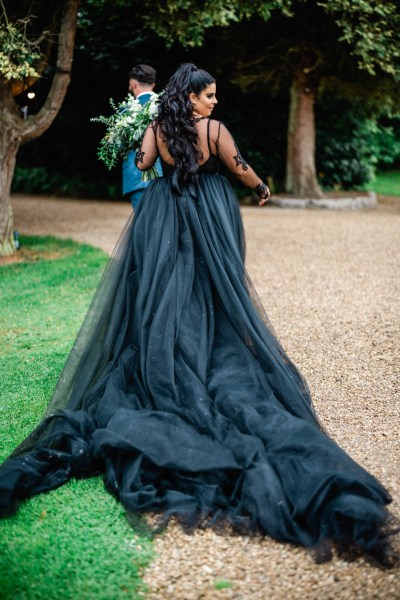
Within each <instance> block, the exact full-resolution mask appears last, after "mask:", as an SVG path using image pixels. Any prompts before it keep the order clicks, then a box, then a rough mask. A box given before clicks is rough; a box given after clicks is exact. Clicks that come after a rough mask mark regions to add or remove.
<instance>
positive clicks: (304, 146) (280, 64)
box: [143, 0, 400, 197]
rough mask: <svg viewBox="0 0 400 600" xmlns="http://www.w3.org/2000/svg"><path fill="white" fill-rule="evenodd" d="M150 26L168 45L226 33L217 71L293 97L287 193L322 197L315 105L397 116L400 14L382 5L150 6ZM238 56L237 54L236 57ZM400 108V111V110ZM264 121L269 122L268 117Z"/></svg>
mask: <svg viewBox="0 0 400 600" xmlns="http://www.w3.org/2000/svg"><path fill="white" fill-rule="evenodd" d="M144 7H145V9H146V14H145V15H144V17H143V18H144V21H145V23H146V24H147V26H148V27H152V28H153V29H154V30H155V31H156V32H157V33H158V34H159V35H161V36H163V37H164V38H165V39H166V42H167V44H172V43H173V42H174V41H179V42H180V43H181V44H183V45H184V46H196V45H200V44H202V43H203V40H204V36H205V35H206V30H207V29H209V28H213V27H214V28H215V27H218V28H219V29H218V30H217V34H215V33H214V35H213V39H214V41H215V40H216V39H217V38H218V37H219V44H217V46H216V47H215V48H214V55H215V57H216V63H217V64H218V63H219V64H220V65H221V64H222V63H223V64H224V65H225V69H224V71H225V73H232V72H233V74H232V75H231V80H233V81H235V82H236V83H237V84H238V85H239V86H240V87H241V88H242V90H243V91H248V90H250V89H254V88H256V87H258V88H263V89H269V90H270V91H271V93H277V92H278V91H280V92H281V91H282V90H285V89H286V90H287V94H288V105H289V109H288V128H287V156H286V177H285V189H286V191H287V192H289V193H293V194H296V195H300V196H314V197H315V196H317V197H318V196H321V195H322V192H321V189H320V187H319V185H318V182H317V177H316V168H315V117H314V103H315V99H316V96H317V94H320V93H321V91H322V90H323V89H324V88H325V89H330V90H332V89H336V90H340V91H341V93H342V94H344V95H346V94H347V95H349V96H352V97H353V98H354V101H355V102H357V101H360V100H361V101H364V102H370V104H371V107H375V109H376V107H379V109H382V108H383V107H384V108H386V109H387V110H389V109H390V108H393V106H394V105H395V103H396V100H397V96H398V91H397V90H396V83H398V81H399V79H400V11H399V6H398V4H397V3H396V2H394V1H390V0H389V1H387V2H384V3H382V2H381V0H352V1H350V0H329V1H328V0H326V1H322V0H321V1H317V0H270V1H262V0H229V1H228V0H206V1H205V2H198V1H197V0H166V1H164V2H155V1H154V0H144ZM232 48H234V51H232ZM397 108H398V107H397ZM260 118H268V115H261V117H260Z"/></svg>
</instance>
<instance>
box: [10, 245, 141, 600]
mask: <svg viewBox="0 0 400 600" xmlns="http://www.w3.org/2000/svg"><path fill="white" fill-rule="evenodd" d="M21 246H22V249H21V251H20V252H21V254H22V255H23V256H24V257H25V259H26V262H21V263H15V264H8V265H7V264H5V265H2V266H0V303H1V312H0V440H1V444H0V460H3V459H4V458H5V457H6V456H7V455H8V454H9V453H10V452H11V451H12V450H13V448H15V446H16V445H17V444H18V443H19V442H20V441H22V439H23V438H24V437H25V436H26V434H28V433H29V432H30V431H31V430H32V428H33V427H34V426H35V425H36V424H37V423H38V422H39V421H40V419H41V416H42V414H43V412H44V409H45V406H46V404H47V402H48V400H49V398H50V396H51V392H52V390H53V388H54V386H55V383H56V381H57V378H58V375H59V373H60V372H61V369H62V366H63V364H64V361H65V359H66V356H67V354H68V351H69V349H70V347H71V345H72V343H73V341H74V339H75V335H76V333H77V331H78V328H79V326H80V323H81V321H82V318H83V316H84V314H85V312H86V310H87V308H88V306H89V303H90V300H91V297H92V294H93V291H94V289H95V287H96V285H97V283H98V281H99V279H100V276H101V273H102V272H103V269H104V266H105V264H106V262H107V256H106V255H105V254H104V253H103V252H102V251H101V250H97V249H95V248H92V247H90V246H84V245H81V244H76V243H75V242H71V241H62V240H56V239H54V238H50V237H48V238H27V237H26V238H22V239H21ZM151 557H152V545H151V542H150V541H149V540H148V539H147V538H145V537H140V535H138V534H137V533H135V531H134V530H133V529H132V528H131V527H130V526H129V525H128V523H127V521H126V519H125V516H124V511H123V509H122V507H121V505H120V504H119V503H117V502H116V501H115V499H114V498H112V497H111V496H110V495H109V494H108V493H107V492H106V491H105V489H104V486H103V482H102V480H101V478H98V477H97V478H92V479H89V480H85V481H76V480H74V481H71V482H70V483H68V484H67V485H65V486H63V487H61V488H59V489H57V490H55V491H52V492H50V493H48V494H43V495H41V496H37V497H35V498H33V499H31V500H29V501H27V502H25V503H23V504H22V505H21V507H20V509H19V511H18V513H17V514H16V515H14V516H12V517H9V518H7V519H4V520H2V521H1V522H0V598H2V599H7V600H11V599H12V600H22V599H24V600H31V599H32V600H39V599H40V600H43V599H44V598H49V599H50V600H57V599H60V600H61V599H62V600H64V599H68V600H69V599H71V600H72V599H74V600H76V599H77V600H80V599H84V600H91V599H93V600H94V599H96V600H119V599H120V598H125V599H134V598H142V597H143V590H144V587H143V584H142V582H141V578H140V573H141V570H142V569H143V568H144V567H145V566H146V565H147V564H148V562H149V561H150V559H151Z"/></svg>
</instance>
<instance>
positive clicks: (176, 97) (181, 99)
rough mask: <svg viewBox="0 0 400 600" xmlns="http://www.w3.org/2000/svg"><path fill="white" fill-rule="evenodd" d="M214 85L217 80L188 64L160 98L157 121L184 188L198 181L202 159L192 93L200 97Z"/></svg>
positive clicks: (176, 74) (184, 65) (173, 76)
mask: <svg viewBox="0 0 400 600" xmlns="http://www.w3.org/2000/svg"><path fill="white" fill-rule="evenodd" d="M211 83H215V79H214V78H213V77H212V76H211V75H210V74H209V73H207V71H203V70H202V69H198V68H197V67H196V66H195V65H193V64H192V63H185V64H183V65H181V66H180V67H179V69H177V70H176V71H175V73H174V74H173V75H172V77H171V79H170V80H169V81H168V83H167V85H166V87H165V90H164V93H163V95H162V96H161V99H160V105H159V114H158V119H157V121H158V123H159V125H160V129H161V133H162V136H163V138H164V140H165V142H166V144H167V148H168V151H169V153H170V154H171V156H172V158H173V159H174V161H175V171H176V175H177V178H178V181H179V183H180V184H181V185H187V184H188V183H190V182H192V181H193V180H194V179H195V177H196V174H197V171H198V168H199V163H198V161H199V158H201V153H200V151H199V149H198V145H197V142H198V137H197V129H196V126H195V124H194V118H193V114H192V113H193V105H192V103H191V101H190V99H189V94H190V93H191V92H193V93H194V94H196V96H198V95H199V94H200V93H201V92H202V91H203V90H204V89H205V88H206V87H207V86H208V85H210V84H211Z"/></svg>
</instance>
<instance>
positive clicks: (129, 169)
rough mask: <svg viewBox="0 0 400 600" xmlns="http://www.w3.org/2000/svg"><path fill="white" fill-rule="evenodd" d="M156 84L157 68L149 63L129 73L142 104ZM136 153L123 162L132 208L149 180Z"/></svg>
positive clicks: (131, 87) (124, 190)
mask: <svg viewBox="0 0 400 600" xmlns="http://www.w3.org/2000/svg"><path fill="white" fill-rule="evenodd" d="M155 84H156V70H155V69H153V67H150V66H149V65H137V66H136V67H133V69H131V71H130V73H129V91H130V93H131V94H132V95H133V96H134V97H135V98H136V99H137V100H139V102H140V104H146V102H148V101H149V100H150V98H151V96H152V94H153V90H154V86H155ZM134 158H135V153H134V152H133V151H131V152H129V154H128V156H127V157H126V158H125V160H124V161H123V163H122V193H123V195H124V196H126V197H127V198H129V200H130V202H131V204H132V208H134V209H135V208H136V207H137V205H138V204H139V201H140V199H141V197H142V194H143V191H144V189H145V188H146V187H147V186H148V185H149V183H150V182H149V181H142V173H141V171H139V169H138V168H137V167H136V165H135V163H134ZM155 166H156V168H157V171H158V172H159V175H161V166H160V164H159V161H157V163H156V165H155Z"/></svg>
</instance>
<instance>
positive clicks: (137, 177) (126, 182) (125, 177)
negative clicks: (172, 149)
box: [122, 92, 162, 195]
mask: <svg viewBox="0 0 400 600" xmlns="http://www.w3.org/2000/svg"><path fill="white" fill-rule="evenodd" d="M150 98H151V92H149V93H148V94H147V93H146V94H142V95H141V96H140V98H138V100H139V102H140V104H146V102H148V101H149V100H150ZM134 159H135V153H134V152H133V151H132V152H129V154H128V156H127V157H126V158H125V159H124V160H123V162H122V193H123V194H124V195H125V194H131V193H132V192H135V191H137V190H144V189H145V188H146V187H147V186H148V185H149V183H150V181H142V172H141V171H139V169H138V168H137V166H136V165H135V162H134ZM155 166H156V168H157V171H158V173H159V174H160V175H162V169H161V165H160V162H159V161H157V162H156V164H155Z"/></svg>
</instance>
